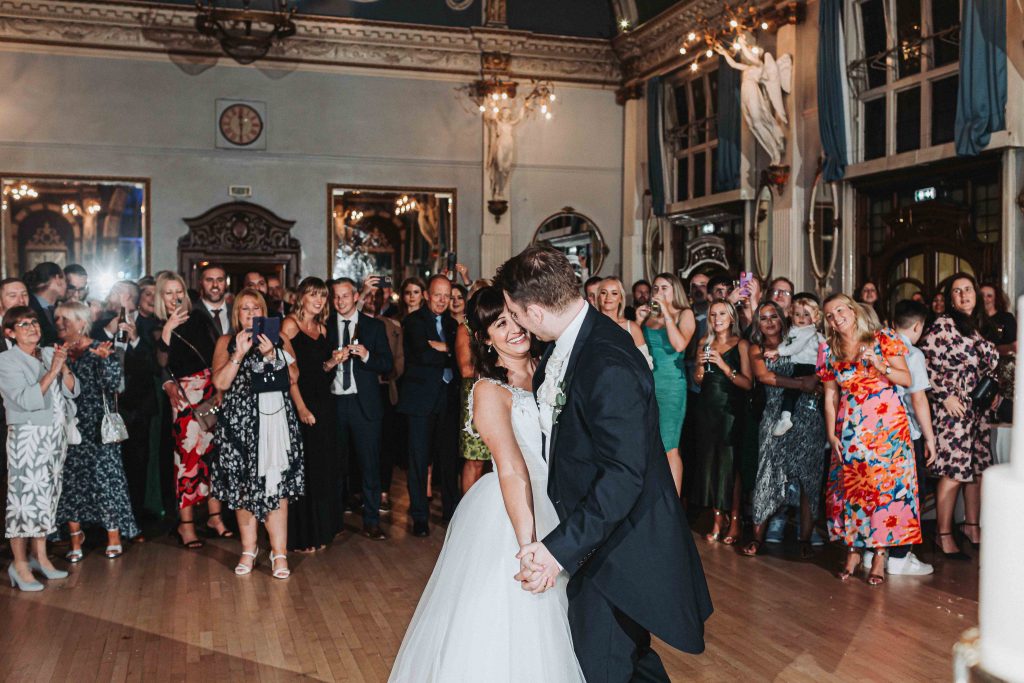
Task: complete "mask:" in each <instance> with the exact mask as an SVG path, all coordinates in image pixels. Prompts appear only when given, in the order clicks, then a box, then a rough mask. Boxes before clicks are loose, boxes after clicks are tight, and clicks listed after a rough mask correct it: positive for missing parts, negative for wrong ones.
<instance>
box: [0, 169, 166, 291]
mask: <svg viewBox="0 0 1024 683" xmlns="http://www.w3.org/2000/svg"><path fill="white" fill-rule="evenodd" d="M22 182H24V183H28V184H31V183H33V182H36V183H38V184H40V185H42V184H47V183H49V184H54V183H69V184H70V183H77V184H79V185H85V186H88V185H96V186H116V185H126V186H127V185H134V186H136V188H137V189H140V190H141V191H142V201H141V202H140V203H139V205H138V209H139V214H140V216H139V237H138V238H132V237H129V238H124V237H122V236H121V235H118V236H117V239H118V240H121V239H141V240H142V246H141V250H140V251H141V254H140V263H139V268H140V273H139V274H138V275H137V276H134V274H130V275H126V276H125V277H126V278H128V279H138V278H139V277H142V276H144V275H148V274H150V273H151V272H152V267H153V264H152V243H151V235H152V229H151V221H152V219H151V216H152V212H151V210H150V204H151V201H152V182H151V180H150V179H149V178H145V177H136V176H108V175H82V174H65V173H9V172H3V173H0V191H3V189H5V188H7V187H8V186H9V185H10V184H13V183H22ZM10 204H11V202H10V201H9V200H8V197H7V195H6V194H5V195H4V196H3V200H2V203H0V274H2V276H3V277H20V276H21V275H22V273H23V272H24V271H25V270H26V268H25V267H24V266H25V264H23V263H20V262H19V263H18V266H19V267H18V268H17V270H18V271H19V272H14V270H13V264H11V263H9V262H10V260H11V249H12V248H16V246H17V236H15V235H12V232H11V230H12V216H11V210H12V209H13V207H12V206H11V205H10ZM97 206H98V209H97V213H96V215H97V217H100V216H104V215H107V214H105V213H104V207H102V205H97ZM55 207H56V205H54V206H53V207H47V208H49V209H50V211H51V212H56V211H58V210H59V209H56V208H55ZM81 209H83V210H84V209H85V207H81ZM86 213H90V212H88V211H86ZM64 215H68V214H67V213H64ZM71 215H72V218H79V217H81V218H82V223H83V225H72V224H71V222H70V219H64V220H65V221H66V222H68V223H69V226H70V228H71V230H72V234H73V237H74V236H75V234H74V233H75V230H76V228H77V231H78V233H79V234H78V235H77V237H78V238H79V239H84V235H83V234H82V233H83V232H84V230H83V227H84V222H85V219H86V217H85V216H84V215H81V214H71ZM78 248H79V251H83V250H82V249H81V245H79V247H78ZM67 249H68V247H67V245H65V251H67ZM104 256H105V255H101V257H100V258H104ZM109 258H110V257H107V259H108V260H109ZM114 258H116V256H115V257H114ZM44 260H49V259H44ZM69 263H81V264H82V265H85V266H86V268H87V269H88V270H89V271H90V279H93V278H95V274H98V273H100V272H105V271H102V270H101V269H99V268H97V267H96V265H95V261H92V260H90V259H89V258H86V257H85V256H84V254H83V253H75V254H73V260H72V261H69ZM110 277H112V278H113V280H118V279H124V278H121V277H119V276H118V275H116V274H111V276H110ZM96 284H99V280H97V282H96ZM110 284H113V281H112V282H111V283H110ZM96 291H97V293H99V290H96Z"/></svg>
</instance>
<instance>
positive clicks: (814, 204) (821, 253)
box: [807, 173, 839, 294]
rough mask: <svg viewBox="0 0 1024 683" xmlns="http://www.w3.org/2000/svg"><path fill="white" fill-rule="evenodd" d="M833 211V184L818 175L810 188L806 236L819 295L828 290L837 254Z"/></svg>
mask: <svg viewBox="0 0 1024 683" xmlns="http://www.w3.org/2000/svg"><path fill="white" fill-rule="evenodd" d="M837 218H838V215H837V212H836V198H835V184H834V183H829V182H826V181H825V179H824V178H823V177H822V175H821V173H818V175H817V177H816V178H815V179H814V185H813V187H811V205H810V210H809V211H808V215H807V236H808V239H809V240H810V254H811V270H812V273H813V275H814V278H815V280H816V281H817V285H818V290H819V294H820V293H822V292H824V291H825V290H826V289H827V288H828V281H829V279H831V277H832V272H833V271H834V270H835V262H836V256H837V255H838V241H839V221H838V220H837Z"/></svg>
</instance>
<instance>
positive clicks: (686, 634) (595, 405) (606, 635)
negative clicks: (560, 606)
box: [495, 246, 712, 683]
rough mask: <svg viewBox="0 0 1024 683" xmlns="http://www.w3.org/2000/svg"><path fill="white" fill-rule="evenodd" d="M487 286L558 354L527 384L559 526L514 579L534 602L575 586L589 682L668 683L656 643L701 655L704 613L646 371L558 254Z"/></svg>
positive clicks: (573, 611)
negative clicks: (534, 595)
mask: <svg viewBox="0 0 1024 683" xmlns="http://www.w3.org/2000/svg"><path fill="white" fill-rule="evenodd" d="M495 284H496V285H498V286H500V287H501V288H502V289H503V290H504V291H505V300H506V302H507V304H508V308H509V311H510V312H511V313H512V317H513V318H514V319H515V320H516V322H517V323H519V325H521V326H522V327H524V328H525V329H527V330H529V331H530V332H532V333H533V334H534V335H535V336H537V337H538V338H540V339H542V340H544V341H552V342H554V343H553V344H550V345H549V346H548V350H547V352H546V353H545V354H544V357H543V358H542V360H541V363H540V366H539V367H538V368H537V372H536V373H535V374H534V378H533V382H534V390H535V393H536V395H537V400H538V405H539V407H540V415H541V429H542V431H543V433H544V444H545V449H544V453H545V457H546V458H547V462H548V496H549V497H550V498H551V502H552V503H554V506H555V510H556V511H557V512H558V518H559V520H560V521H561V523H560V524H559V525H558V527H557V528H556V529H555V530H554V531H552V532H551V533H550V534H548V535H547V536H546V537H545V538H544V539H543V541H542V542H539V543H531V544H529V545H526V546H523V548H522V550H521V552H520V554H519V555H518V557H519V559H520V561H521V563H522V568H521V571H520V573H519V574H517V575H516V578H517V579H519V580H520V581H521V582H522V584H523V588H524V589H525V590H530V591H533V592H542V591H543V590H546V589H548V588H550V587H552V586H554V582H555V577H556V576H557V574H558V572H559V571H560V570H562V569H565V570H566V571H567V572H568V573H569V575H570V577H571V578H570V581H569V585H568V589H567V592H568V596H569V624H570V626H571V628H572V637H573V647H574V649H575V650H576V655H577V657H578V659H579V662H580V666H581V667H582V668H583V673H584V676H585V677H586V679H587V681H588V683H595V682H597V681H633V680H643V681H668V680H669V678H668V675H667V674H666V673H665V668H664V667H663V666H662V663H661V660H660V659H659V657H658V655H657V654H656V653H655V652H654V650H652V649H651V634H652V633H653V634H654V635H656V636H658V637H659V638H661V639H662V640H664V641H665V642H666V643H668V644H669V645H671V646H673V647H675V648H678V649H680V650H683V651H684V652H691V653H700V652H702V651H703V650H704V621H705V620H706V619H707V618H708V616H709V615H710V614H711V609H712V608H711V598H710V595H709V594H708V588H707V584H706V583H705V580H704V571H703V569H702V567H701V563H700V558H699V557H698V555H697V549H696V547H695V546H694V543H693V538H692V536H691V534H690V529H689V527H688V525H687V523H686V519H685V516H684V514H683V509H682V505H681V504H680V502H679V497H678V496H677V495H676V492H675V487H674V485H673V483H672V475H671V472H670V471H669V467H668V461H667V459H666V458H665V448H664V446H663V445H662V443H661V437H660V432H659V430H658V406H657V403H656V402H655V398H654V378H653V376H652V375H651V371H650V370H649V369H648V366H647V362H646V361H645V360H644V358H643V356H642V355H641V354H640V352H639V351H638V350H637V349H636V346H635V345H634V344H633V341H632V339H631V338H630V336H629V335H628V334H627V333H626V332H624V331H623V330H622V328H620V327H619V326H618V325H616V324H615V323H614V322H612V320H611V319H609V318H608V317H607V316H604V315H602V314H600V313H598V312H597V311H596V310H595V309H594V308H593V307H592V306H589V305H587V303H586V301H584V300H583V299H582V298H581V297H580V295H579V290H578V289H577V284H576V276H575V274H574V272H573V270H572V267H571V266H570V264H569V262H568V261H567V260H566V258H565V256H564V255H563V254H562V253H561V252H559V251H557V250H554V249H552V248H550V247H544V246H530V247H527V248H526V249H525V250H524V251H523V252H522V253H521V254H519V255H518V256H516V257H514V258H512V259H510V260H509V261H507V262H506V263H505V264H504V265H503V266H502V267H501V269H500V270H499V272H498V276H497V279H496V281H495Z"/></svg>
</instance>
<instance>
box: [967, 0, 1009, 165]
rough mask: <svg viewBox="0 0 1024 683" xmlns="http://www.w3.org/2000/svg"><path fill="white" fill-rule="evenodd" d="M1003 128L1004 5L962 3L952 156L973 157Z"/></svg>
mask: <svg viewBox="0 0 1024 683" xmlns="http://www.w3.org/2000/svg"><path fill="white" fill-rule="evenodd" d="M1005 127H1006V3H1005V2H1003V0H963V8H962V14H961V17H960V90H959V92H958V93H957V98H956V153H957V154H958V155H959V156H974V155H976V154H978V153H979V152H981V150H982V149H984V147H985V145H987V144H988V141H989V139H990V138H991V137H992V131H994V130H1002V129H1003V128H1005Z"/></svg>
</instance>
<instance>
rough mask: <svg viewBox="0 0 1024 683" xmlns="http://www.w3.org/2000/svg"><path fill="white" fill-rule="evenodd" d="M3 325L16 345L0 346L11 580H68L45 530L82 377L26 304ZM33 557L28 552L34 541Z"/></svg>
mask: <svg viewBox="0 0 1024 683" xmlns="http://www.w3.org/2000/svg"><path fill="white" fill-rule="evenodd" d="M3 331H4V335H6V336H7V338H8V339H11V340H13V341H14V343H15V346H14V347H13V348H11V349H10V350H8V351H4V352H3V353H0V394H2V395H3V399H4V408H5V410H6V413H7V424H8V429H7V468H8V477H7V516H6V519H5V523H4V531H5V535H6V536H7V538H9V539H10V542H11V551H12V552H13V554H14V562H12V563H11V564H10V566H9V567H8V568H7V576H8V578H10V580H11V585H12V586H14V585H17V586H18V588H20V589H21V590H23V591H41V590H43V584H41V583H39V582H38V581H36V580H35V578H34V577H33V575H32V571H33V570H35V571H38V572H39V573H41V574H42V575H43V576H45V577H46V578H47V579H63V578H66V577H67V575H68V574H67V572H64V571H60V570H58V569H56V568H55V567H54V566H53V564H52V563H51V562H50V560H49V558H48V557H47V556H46V536H47V535H48V534H51V533H53V532H54V531H56V529H57V501H58V499H59V498H60V489H61V470H62V468H63V466H64V458H65V456H66V454H67V447H68V431H67V427H66V426H65V425H66V424H68V423H72V421H71V416H73V414H74V404H72V403H71V401H70V399H71V398H74V397H75V396H77V395H78V381H77V380H76V379H75V376H74V375H73V374H72V373H71V370H70V368H68V366H67V365H66V364H65V361H66V359H67V354H66V352H65V351H64V349H63V348H61V347H59V346H58V347H56V348H47V349H40V348H39V340H40V338H41V337H42V333H41V330H40V328H39V318H37V317H36V314H35V312H34V311H32V309H30V308H29V307H27V306H15V307H13V308H10V309H8V310H7V312H6V313H4V318H3ZM29 539H31V541H32V554H33V557H32V558H31V559H29V554H28V542H29Z"/></svg>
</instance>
